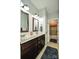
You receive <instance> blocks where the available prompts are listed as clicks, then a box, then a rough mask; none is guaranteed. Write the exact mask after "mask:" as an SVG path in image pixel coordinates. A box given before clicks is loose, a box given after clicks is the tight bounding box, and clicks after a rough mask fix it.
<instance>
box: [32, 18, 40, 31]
mask: <svg viewBox="0 0 79 59" xmlns="http://www.w3.org/2000/svg"><path fill="white" fill-rule="evenodd" d="M32 28H33V31H34V32H35V31H38V30H39V20H37V19H36V18H34V17H33V26H32Z"/></svg>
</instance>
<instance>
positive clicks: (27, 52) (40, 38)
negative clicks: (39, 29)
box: [21, 34, 45, 59]
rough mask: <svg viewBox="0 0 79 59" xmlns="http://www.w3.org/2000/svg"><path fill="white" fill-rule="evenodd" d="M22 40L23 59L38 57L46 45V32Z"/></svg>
mask: <svg viewBox="0 0 79 59" xmlns="http://www.w3.org/2000/svg"><path fill="white" fill-rule="evenodd" d="M22 36H24V35H22ZM21 40H22V41H21V59H36V57H37V55H38V54H39V53H40V51H41V50H42V48H43V47H44V45H45V34H39V35H34V36H31V37H30V38H26V39H24V40H23V38H21Z"/></svg>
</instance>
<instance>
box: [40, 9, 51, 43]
mask: <svg viewBox="0 0 79 59" xmlns="http://www.w3.org/2000/svg"><path fill="white" fill-rule="evenodd" d="M39 16H40V17H42V22H41V23H42V25H43V32H44V33H45V44H47V43H48V42H49V27H48V26H49V24H48V14H47V10H46V8H43V9H41V10H39Z"/></svg>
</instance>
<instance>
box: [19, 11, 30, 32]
mask: <svg viewBox="0 0 79 59" xmlns="http://www.w3.org/2000/svg"><path fill="white" fill-rule="evenodd" d="M21 12H23V13H24V14H26V15H27V28H26V30H23V29H22V27H21V29H20V31H21V32H29V14H28V13H25V12H24V11H22V10H21Z"/></svg>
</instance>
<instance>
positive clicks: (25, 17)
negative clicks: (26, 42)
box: [21, 11, 29, 32]
mask: <svg viewBox="0 0 79 59" xmlns="http://www.w3.org/2000/svg"><path fill="white" fill-rule="evenodd" d="M28 31H29V14H27V13H25V12H23V11H21V32H28Z"/></svg>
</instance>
